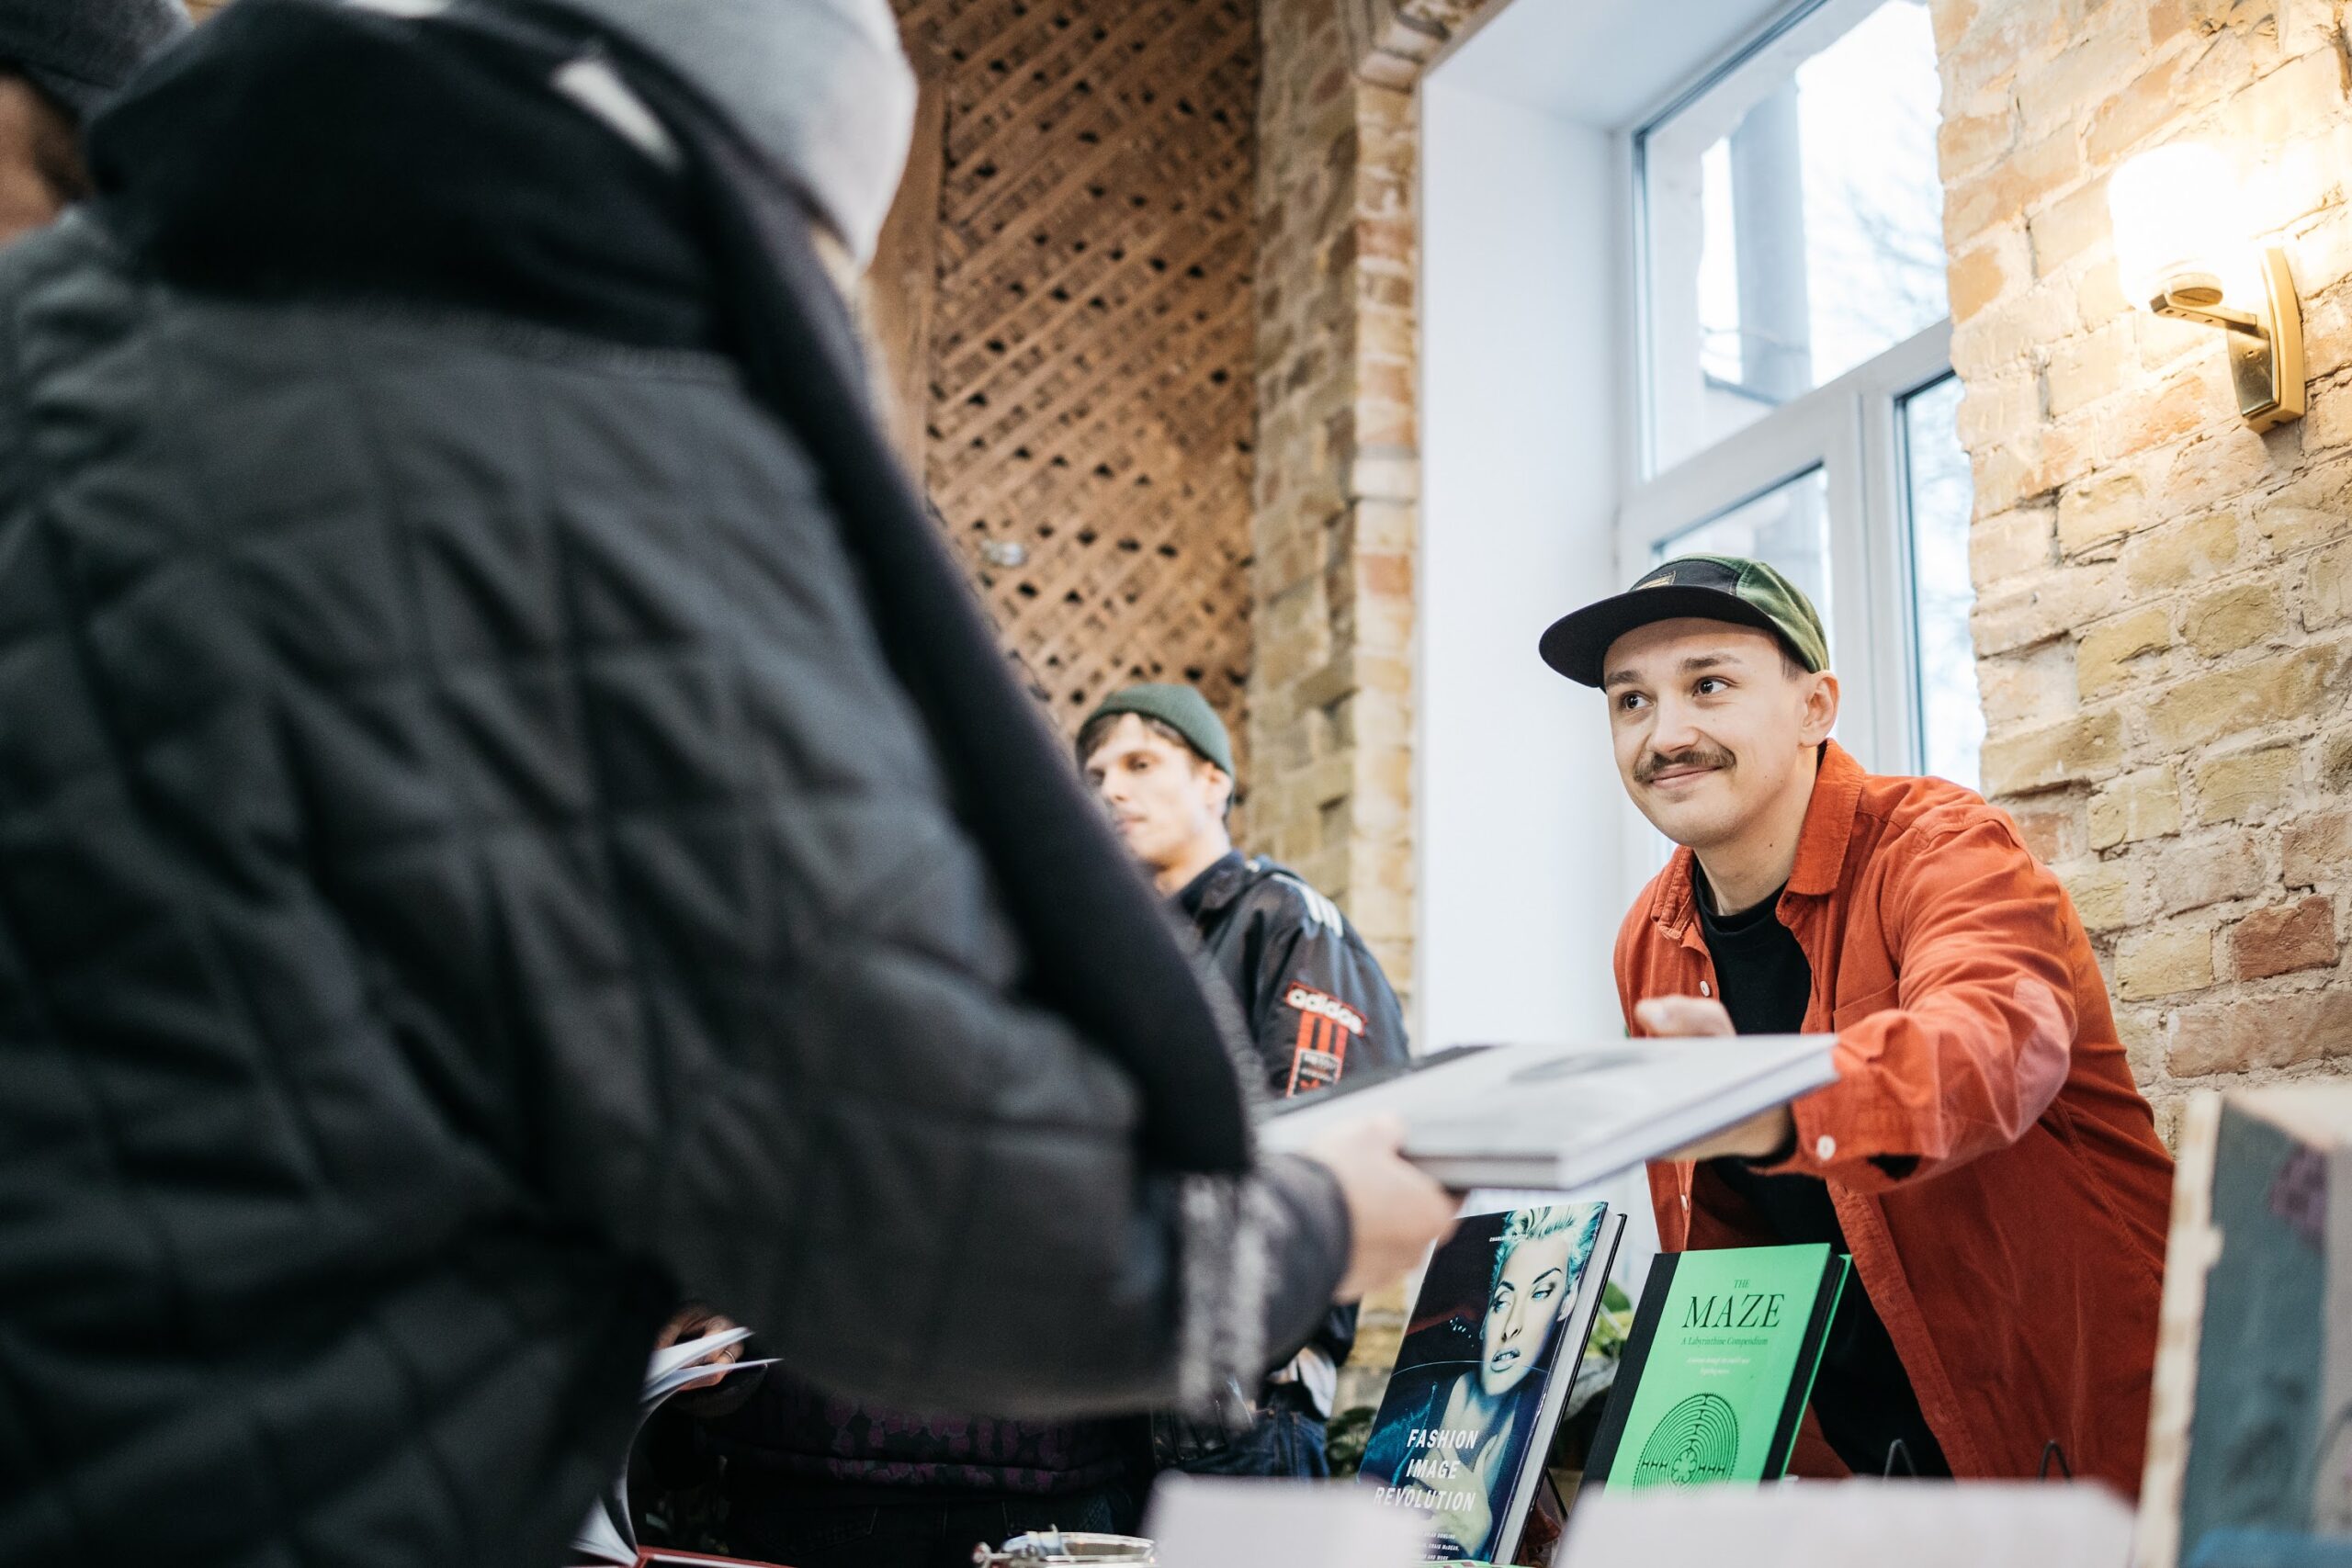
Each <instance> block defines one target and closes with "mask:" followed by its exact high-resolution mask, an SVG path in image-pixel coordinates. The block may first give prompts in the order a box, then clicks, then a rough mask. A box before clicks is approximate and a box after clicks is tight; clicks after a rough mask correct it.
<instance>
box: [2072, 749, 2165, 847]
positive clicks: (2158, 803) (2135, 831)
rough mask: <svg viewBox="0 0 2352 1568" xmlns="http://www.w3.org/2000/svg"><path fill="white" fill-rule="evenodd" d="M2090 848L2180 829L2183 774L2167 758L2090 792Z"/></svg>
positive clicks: (2145, 837) (2156, 835) (2134, 840)
mask: <svg viewBox="0 0 2352 1568" xmlns="http://www.w3.org/2000/svg"><path fill="white" fill-rule="evenodd" d="M2090 831H2091V848H2093V849H2095V850H2109V849H2113V848H2114V847H2115V846H2116V845H2118V844H2128V843H2134V842H2137V841H2138V840H2143V839H2156V838H2162V837H2164V836H2165V835H2166V834H2168V833H2177V832H2179V831H2180V776H2179V774H2177V773H2175V772H2174V771H2173V766H2172V764H2171V763H2169V762H2167V763H2165V765H2164V766H2163V767H2160V768H2147V769H2143V770H2142V771H2141V772H2139V773H2126V774H2125V775H2123V777H2121V778H2120V779H2117V780H2115V781H2114V782H2112V783H2111V784H2108V785H2107V786H2106V787H2105V788H2103V789H2100V790H2098V792H2096V793H2095V794H2093V795H2092V796H2091V804H2090Z"/></svg>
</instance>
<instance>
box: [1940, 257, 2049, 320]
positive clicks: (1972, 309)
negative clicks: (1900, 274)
mask: <svg viewBox="0 0 2352 1568" xmlns="http://www.w3.org/2000/svg"><path fill="white" fill-rule="evenodd" d="M2028 271H2029V268H2028V267H2027V266H2026V265H2020V263H2019V258H2018V257H2017V256H2015V255H2014V254H2013V253H2012V252H2011V250H2010V248H2009V247H2007V246H2005V245H2002V244H2000V243H1997V242H1991V243H1985V244H1981V245H1978V246H1977V247H1976V248H1975V249H1973V250H1972V251H1970V252H1968V253H1967V254H1965V255H1962V256H1957V257H1955V258H1953V261H1952V264H1951V271H1950V273H1949V275H1948V276H1946V278H1945V283H1944V286H1945V289H1946V291H1947V292H1948V294H1949V296H1950V298H1951V319H1952V320H1953V321H1968V320H1970V319H1971V318H1973V317H1974V316H1976V315H1977V314H1978V313H1980V312H1981V311H1983V310H1984V309H1985V306H1987V305H1990V304H1991V303H1993V301H1995V300H1996V299H2000V298H2002V297H2003V296H2004V295H2006V294H2007V293H2008V292H2009V291H2010V290H2011V289H2012V288H2016V287H2017V286H2018V284H2020V283H2022V282H2024V281H2025V279H2026V276H2027V273H2028Z"/></svg>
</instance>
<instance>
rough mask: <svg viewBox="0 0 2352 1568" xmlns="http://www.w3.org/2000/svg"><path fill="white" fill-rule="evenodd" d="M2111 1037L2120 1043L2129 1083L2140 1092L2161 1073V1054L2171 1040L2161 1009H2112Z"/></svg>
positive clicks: (2163, 1054) (2162, 1059)
mask: <svg viewBox="0 0 2352 1568" xmlns="http://www.w3.org/2000/svg"><path fill="white" fill-rule="evenodd" d="M2115 1037H2116V1038H2117V1039H2118V1040H2119V1041H2120V1042H2121V1043H2122V1044H2123V1056H2124V1060H2126V1061H2127V1062H2129V1063H2130V1064H2131V1077H2132V1078H2133V1080H2134V1081H2136V1082H2138V1083H2139V1084H2140V1085H2141V1086H2142V1087H2143V1089H2144V1088H2145V1086H2146V1085H2147V1084H2148V1083H2149V1082H2150V1081H2152V1080H2153V1079H2154V1078H2155V1077H2158V1076H2159V1075H2161V1074H2162V1073H2163V1071H2164V1065H2165V1052H2166V1051H2167V1050H2169V1049H2170V1048H2171V1045H2172V1037H2171V1035H2170V1033H2169V1032H2167V1030H2166V1027H2165V1011H2164V1010H2163V1009H2162V1008H2160V1007H2127V1008H2118V1009H2116V1010H2115Z"/></svg>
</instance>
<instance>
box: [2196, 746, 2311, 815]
mask: <svg viewBox="0 0 2352 1568" xmlns="http://www.w3.org/2000/svg"><path fill="white" fill-rule="evenodd" d="M2301 776H2302V754H2301V750H2299V749H2297V748H2296V747H2294V746H2292V745H2279V746H2264V747H2260V748H2258V749H2256V750H2251V751H2239V752H2235V753H2233V754H2231V755H2228V756H2222V757H2212V758H2208V759H2207V760H2205V761H2201V762H2199V763H2198V764H2197V772H2196V777H2197V819H2198V820H2199V822H2255V821H2260V820H2261V819H2263V818H2267V817H2268V816H2269V815H2270V814H2271V813H2273V812H2275V811H2277V810H2278V808H2279V807H2281V806H2284V805H2285V804H2286V803H2287V802H2288V801H2289V800H2290V799H2292V798H2293V796H2294V795H2295V789H2296V785H2297V784H2298V783H2299V782H2300V780H2301Z"/></svg>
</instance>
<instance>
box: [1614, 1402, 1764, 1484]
mask: <svg viewBox="0 0 2352 1568" xmlns="http://www.w3.org/2000/svg"><path fill="white" fill-rule="evenodd" d="M1738 1462H1739V1417H1738V1416H1737V1415H1736V1414H1735V1413H1734V1412H1733V1410H1732V1407H1731V1404H1730V1402H1729V1401H1728V1400H1725V1399H1724V1398H1723V1397H1722V1396H1721V1395H1720V1394H1713V1393H1694V1394H1692V1395H1691V1396H1690V1397H1689V1398H1688V1399H1685V1400H1683V1401H1682V1402H1681V1403H1680V1404H1677V1405H1675V1406H1674V1407H1673V1408H1672V1409H1671V1410H1668V1412H1667V1413H1666V1414H1665V1415H1664V1416H1660V1417H1659V1418H1658V1423H1657V1426H1656V1427H1652V1428H1651V1429H1650V1440H1649V1441H1648V1442H1646V1443H1644V1444H1643V1445H1642V1457H1641V1459H1640V1461H1638V1462H1637V1463H1635V1465H1634V1485H1636V1486H1700V1485H1703V1484H1705V1483H1708V1482H1710V1481H1725V1480H1729V1479H1730V1477H1731V1472H1732V1469H1733V1467H1734V1466H1736V1464H1737V1463H1738Z"/></svg>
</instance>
